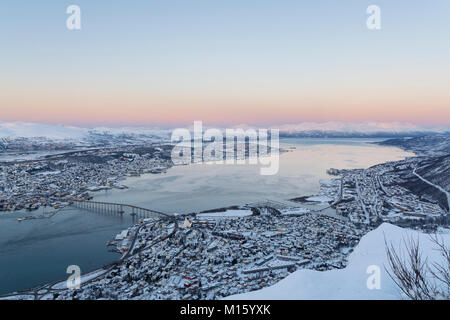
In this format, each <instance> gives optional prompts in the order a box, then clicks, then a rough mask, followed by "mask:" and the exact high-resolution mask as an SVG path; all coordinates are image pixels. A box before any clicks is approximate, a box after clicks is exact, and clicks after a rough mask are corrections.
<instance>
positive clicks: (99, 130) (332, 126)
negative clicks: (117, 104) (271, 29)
mask: <svg viewBox="0 0 450 320" xmlns="http://www.w3.org/2000/svg"><path fill="white" fill-rule="evenodd" d="M232 127H233V128H243V129H248V128H256V127H255V126H250V125H242V124H241V125H237V126H236V125H235V126H232ZM187 128H190V126H187ZM204 128H205V129H206V128H207V127H206V126H205V127H204ZM271 128H273V129H279V130H280V136H282V137H376V136H378V137H405V136H419V135H424V134H430V133H445V132H450V127H422V126H418V125H414V124H409V123H399V122H391V123H385V122H364V123H351V122H302V123H298V124H283V125H278V126H271ZM171 132H172V130H171V129H160V128H153V127H145V126H141V127H134V126H128V127H96V128H82V127H76V126H67V125H51V124H42V123H30V122H5V121H3V122H2V121H0V138H36V137H43V138H47V139H52V140H82V139H89V137H93V136H99V135H105V136H107V135H109V136H116V137H117V136H123V137H124V136H129V137H130V138H132V137H141V138H145V137H152V138H162V139H169V138H170V134H171Z"/></svg>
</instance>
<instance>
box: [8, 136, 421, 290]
mask: <svg viewBox="0 0 450 320" xmlns="http://www.w3.org/2000/svg"><path fill="white" fill-rule="evenodd" d="M371 141H373V140H371ZM367 142H368V140H364V139H282V140H281V141H280V145H281V146H282V147H284V148H286V149H288V150H289V152H286V153H283V154H281V156H280V164H279V172H278V174H276V175H273V176H262V175H260V165H212V164H193V165H188V166H179V167H174V168H171V169H169V170H168V171H167V173H164V174H155V175H154V174H148V175H144V176H141V177H132V178H128V179H127V180H125V181H123V184H125V185H127V186H128V187H129V189H125V190H109V191H106V192H101V193H94V194H93V195H94V196H95V198H94V200H96V201H108V202H115V203H126V204H133V205H136V206H141V207H145V208H150V209H155V210H160V211H164V212H168V213H174V212H179V213H184V212H193V211H199V210H206V209H213V208H220V207H224V206H229V205H234V204H245V203H251V202H255V201H260V200H264V199H273V200H277V199H290V198H293V197H299V196H304V195H310V194H314V193H316V192H318V190H319V180H320V179H327V178H330V177H329V176H328V175H327V174H326V169H328V168H331V167H333V168H340V169H345V168H347V169H352V168H367V167H370V166H372V165H375V164H377V163H382V162H386V161H394V160H401V159H404V158H405V157H406V156H412V155H413V154H411V153H408V152H405V151H402V150H400V149H398V148H392V147H383V146H377V145H373V144H370V143H367ZM39 213H41V210H39ZM39 213H36V212H34V213H30V214H31V215H35V214H39ZM24 215H25V213H23V212H13V213H0V228H1V232H0V294H2V293H8V292H12V291H17V290H24V289H28V288H31V287H35V286H37V285H41V284H45V283H48V282H53V281H56V280H61V279H66V278H67V277H68V276H69V275H68V274H66V269H67V267H68V266H69V265H72V264H73V265H78V266H80V268H81V271H82V273H85V272H88V271H91V270H93V269H96V268H99V267H101V266H102V265H104V264H107V263H110V262H112V261H114V260H116V259H117V258H118V255H117V254H115V253H111V252H109V251H108V249H107V247H106V242H107V241H108V240H111V239H112V238H114V236H115V235H116V234H117V233H119V232H120V231H121V230H123V229H125V228H126V227H128V226H129V225H131V224H132V223H133V221H132V219H131V218H129V217H123V218H120V217H118V216H114V215H108V214H101V213H94V212H86V211H83V210H78V209H65V210H62V211H61V212H59V213H58V214H56V215H55V216H53V217H52V218H50V219H35V220H26V221H22V222H18V221H17V218H19V217H23V216H24Z"/></svg>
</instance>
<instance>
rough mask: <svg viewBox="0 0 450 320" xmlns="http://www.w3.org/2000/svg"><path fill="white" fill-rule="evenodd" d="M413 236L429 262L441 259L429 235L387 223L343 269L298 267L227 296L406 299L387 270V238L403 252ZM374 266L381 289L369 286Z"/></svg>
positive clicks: (365, 240)
mask: <svg viewBox="0 0 450 320" xmlns="http://www.w3.org/2000/svg"><path fill="white" fill-rule="evenodd" d="M411 236H412V237H413V239H414V240H417V239H418V240H419V243H420V248H421V250H422V252H423V255H424V257H425V256H426V257H427V258H428V262H429V263H432V262H434V261H441V260H440V259H441V257H440V255H439V252H438V251H437V250H435V249H436V245H435V244H434V243H433V242H432V241H431V240H430V236H429V235H427V234H424V233H421V232H418V231H412V230H408V229H403V228H400V227H397V226H394V225H391V224H388V223H384V224H382V225H381V226H379V227H378V228H377V229H375V230H373V231H371V232H369V233H368V234H366V235H365V236H364V237H363V238H362V239H361V241H360V243H359V244H358V245H357V246H356V248H355V250H354V251H353V252H352V253H351V254H350V256H349V263H348V265H347V267H346V268H344V269H339V270H330V271H324V272H320V271H314V270H307V269H304V270H299V271H296V272H294V273H292V274H291V275H289V276H288V277H286V278H285V279H283V280H281V281H280V282H278V283H276V284H275V285H273V286H271V287H267V288H263V289H261V290H257V291H253V292H248V293H244V294H239V295H233V296H229V297H227V298H226V299H237V300H256V299H275V300H278V299H286V300H289V299H291V300H294V299H322V300H323V299H326V300H330V299H405V297H404V296H403V295H402V294H401V292H400V290H399V289H398V287H397V286H396V285H395V283H394V282H393V281H392V279H391V278H390V277H389V275H388V273H387V272H386V270H385V267H386V268H389V265H388V261H387V256H386V249H385V243H384V239H385V237H386V240H387V242H388V243H392V244H393V245H394V248H396V249H398V248H400V249H401V250H403V252H404V241H403V240H407V239H408V238H409V237H411ZM439 236H442V238H443V240H444V241H445V243H446V245H447V246H448V245H450V234H448V233H441V234H440V235H439ZM373 266H377V267H379V270H380V289H376V288H374V289H369V288H368V286H367V282H368V279H369V278H370V277H371V276H373V275H374V273H373V271H372V270H374V269H370V268H371V267H372V268H373ZM368 268H369V271H370V272H369V273H368ZM371 279H373V278H371Z"/></svg>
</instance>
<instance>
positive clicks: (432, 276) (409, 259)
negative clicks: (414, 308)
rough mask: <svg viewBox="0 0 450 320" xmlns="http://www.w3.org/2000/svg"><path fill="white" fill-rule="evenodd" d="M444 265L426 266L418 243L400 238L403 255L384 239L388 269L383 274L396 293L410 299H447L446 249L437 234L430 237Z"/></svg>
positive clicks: (449, 262) (449, 268)
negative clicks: (391, 283)
mask: <svg viewBox="0 0 450 320" xmlns="http://www.w3.org/2000/svg"><path fill="white" fill-rule="evenodd" d="M430 238H431V241H432V242H433V243H434V244H435V245H436V246H437V250H438V251H439V252H440V255H441V257H442V258H443V261H444V262H433V263H431V264H429V263H428V261H427V258H424V257H423V254H422V252H421V250H420V244H419V240H418V239H417V240H414V239H413V238H412V237H410V238H408V239H404V247H405V254H404V253H403V252H402V250H401V249H398V251H397V250H396V249H395V248H394V246H393V245H392V243H391V244H388V243H387V241H386V239H385V245H386V254H387V257H388V262H389V269H388V268H386V272H387V273H388V275H389V277H390V278H391V279H392V280H393V281H394V282H395V284H396V285H397V286H398V287H399V288H400V290H401V291H402V292H403V293H404V294H405V295H406V296H407V297H408V298H410V299H413V300H435V299H447V300H448V299H450V248H448V247H447V246H446V245H445V243H444V241H443V239H442V238H439V237H438V235H436V234H435V235H434V236H430Z"/></svg>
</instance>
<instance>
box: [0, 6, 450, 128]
mask: <svg viewBox="0 0 450 320" xmlns="http://www.w3.org/2000/svg"><path fill="white" fill-rule="evenodd" d="M71 4H76V5H78V6H80V8H81V12H82V19H81V21H82V30H79V31H70V30H67V29H66V19H67V17H68V15H67V14H66V12H65V11H66V8H67V6H69V5H71ZM372 4H375V5H378V6H379V7H380V8H381V19H382V20H381V26H382V29H381V30H378V31H373V30H372V31H371V30H368V29H367V28H366V19H367V15H366V8H367V7H368V6H369V5H372ZM449 17H450V2H449V1H447V0H435V1H432V2H429V1H404V0H396V1H364V0H360V1H357V0H354V1H348V0H347V1H346V0H344V1H298V0H297V1H294V0H277V1H274V0H273V1H267V0H259V1H256V0H255V1H254V0H247V1H245V0H241V1H235V0H227V1H212V0H208V1H206V0H201V1H199V0H192V1H190V0H184V1H181V0H177V1H173V0H165V1H162V0H161V1H133V0H131V1H86V0H78V1H61V0H58V1H57V0H54V1H45V0H44V1H22V0H14V1H12V0H3V1H2V2H1V3H0V38H1V39H2V45H1V52H0V57H1V60H0V61H1V62H0V67H1V69H2V74H1V76H0V85H1V86H2V87H3V90H4V94H5V95H4V97H3V98H0V107H1V108H2V111H4V112H3V114H4V118H3V119H2V120H33V119H30V118H32V117H34V119H36V120H39V121H43V120H45V119H48V120H49V121H50V122H64V121H67V122H71V121H72V119H76V121H75V122H83V121H84V120H83V117H82V116H81V115H77V114H76V113H74V112H73V108H74V106H75V105H76V106H87V107H86V110H84V112H85V113H84V114H86V112H88V113H89V110H92V109H95V110H97V111H98V112H94V113H92V114H90V115H89V117H90V119H91V120H92V121H91V120H89V119H88V120H89V121H91V122H99V123H100V122H102V121H100V120H98V121H97V120H96V119H97V118H96V117H98V115H99V114H101V113H102V112H103V113H106V112H108V113H110V115H111V117H110V119H106V120H105V122H118V121H119V120H120V119H123V122H125V123H133V121H134V120H135V121H137V122H139V121H140V120H142V121H144V122H156V123H158V122H165V121H169V118H170V117H171V115H173V114H177V116H178V118H179V119H178V118H177V119H178V120H177V121H179V122H182V120H183V119H184V118H185V119H186V122H190V121H191V120H192V119H191V118H195V117H198V116H200V115H203V116H205V117H206V120H209V119H210V120H211V121H213V122H214V121H218V120H219V119H227V121H230V122H236V121H238V120H245V122H249V120H251V119H252V118H256V119H257V120H256V121H257V122H267V121H269V120H271V119H273V120H274V121H275V122H286V121H288V120H289V119H293V121H297V122H300V121H302V120H314V121H328V120H343V119H342V116H343V115H344V116H345V115H347V116H348V118H349V119H350V120H355V121H366V120H386V121H388V120H396V121H401V120H405V121H413V122H420V121H424V122H426V123H442V122H443V121H444V122H445V120H443V119H444V118H445V117H446V116H448V115H450V114H449V113H448V111H446V106H447V109H448V105H449V103H450V97H449V94H448V93H446V92H445V91H446V89H448V87H449V85H450V62H449V61H450V59H449V58H448V57H449V56H450V44H449V39H450V18H449ZM409 93H412V95H414V94H416V95H417V97H414V96H411V94H409ZM24 95H25V96H29V97H30V98H29V99H28V100H27V99H26V98H24V97H23V96H24ZM382 96H383V97H386V98H385V99H381V98H380V97H382ZM67 97H68V98H67ZM66 100H70V101H72V103H68V104H67V107H64V108H63V109H61V105H63V104H64V105H65V103H64V101H66ZM347 101H348V103H347ZM374 101H375V102H376V103H375V102H374ZM427 101H429V103H428V102H427ZM378 105H380V106H381V107H382V108H381V110H385V111H387V110H392V109H393V108H395V109H397V108H398V109H399V110H400V111H398V112H396V113H395V114H393V115H388V116H386V117H385V119H384V118H383V115H382V114H380V112H378V111H377V110H375V109H376V108H377V106H378ZM364 106H367V107H366V109H367V110H366V111H365V112H363V111H362V110H361V108H364ZM123 108H129V110H130V115H129V117H126V115H124V114H123V113H122V111H121V110H122V109H123ZM383 108H385V109H383ZM427 108H428V110H431V111H432V112H433V113H434V117H431V118H426V119H425V118H424V115H425V112H426V111H427ZM260 109H263V110H260ZM273 109H276V110H277V114H278V116H277V117H275V118H274V114H275V113H274V112H275V111H274V110H273ZM312 109H315V110H317V112H315V113H314V112H312V111H311V110H312ZM71 110H72V111H71ZM221 110H222V111H223V112H221ZM240 110H244V111H245V112H244V116H243V117H244V119H236V118H237V117H238V116H237V114H238V112H239V111H240ZM258 110H260V111H262V113H263V115H259V114H258V116H255V117H252V114H254V113H255V112H257V111H258ZM353 111H354V112H353ZM408 112H409V113H410V114H409V115H408ZM183 113H185V117H184V118H183ZM150 114H152V115H153V117H150ZM180 114H181V116H180ZM355 114H356V115H355ZM402 114H403V116H404V119H403V118H402ZM447 118H449V117H447ZM133 119H134V120H133ZM344 119H345V117H344ZM85 120H86V119H85ZM86 121H87V120H86ZM89 121H88V122H89ZM120 121H121V120H120ZM120 121H119V122H120ZM447 121H448V120H447Z"/></svg>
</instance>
